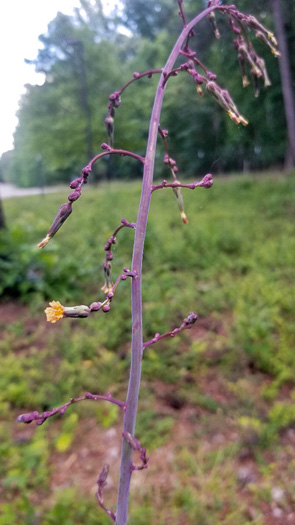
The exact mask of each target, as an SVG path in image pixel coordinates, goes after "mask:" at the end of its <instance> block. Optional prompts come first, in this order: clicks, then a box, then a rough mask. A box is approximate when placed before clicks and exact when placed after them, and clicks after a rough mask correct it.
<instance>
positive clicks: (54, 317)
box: [44, 301, 64, 323]
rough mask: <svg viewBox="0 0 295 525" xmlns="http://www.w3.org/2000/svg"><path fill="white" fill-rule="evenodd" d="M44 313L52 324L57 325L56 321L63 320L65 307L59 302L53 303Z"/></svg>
mask: <svg viewBox="0 0 295 525" xmlns="http://www.w3.org/2000/svg"><path fill="white" fill-rule="evenodd" d="M44 312H45V314H46V317H47V321H49V322H50V323H56V321H58V320H59V319H62V318H63V316H64V307H63V305H62V304H60V302H59V301H51V303H49V306H48V308H46V309H45V310H44Z"/></svg>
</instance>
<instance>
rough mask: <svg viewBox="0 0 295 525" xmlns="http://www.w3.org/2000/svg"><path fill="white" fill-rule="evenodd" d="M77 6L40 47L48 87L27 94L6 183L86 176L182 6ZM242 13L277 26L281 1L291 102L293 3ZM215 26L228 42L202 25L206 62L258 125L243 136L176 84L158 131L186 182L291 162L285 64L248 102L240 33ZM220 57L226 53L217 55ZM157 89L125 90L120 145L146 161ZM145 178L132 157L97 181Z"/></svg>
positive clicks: (209, 104) (5, 167)
mask: <svg viewBox="0 0 295 525" xmlns="http://www.w3.org/2000/svg"><path fill="white" fill-rule="evenodd" d="M80 4H81V5H80V7H79V8H77V9H76V10H75V12H74V14H73V15H72V16H67V15H64V14H62V13H58V14H57V16H56V18H55V19H54V20H52V21H51V22H50V23H49V25H48V30H47V33H46V34H43V35H41V36H40V37H39V39H40V43H41V44H42V47H40V49H39V51H38V56H37V57H36V58H35V59H34V60H32V61H31V64H32V67H35V68H36V71H38V72H42V73H44V75H45V81H44V84H43V85H41V86H34V85H28V86H27V90H26V93H25V94H24V95H23V96H22V98H21V102H20V109H19V111H18V121H19V123H18V127H17V129H16V131H15V135H14V149H13V150H12V151H9V152H7V153H5V154H4V155H2V158H1V160H0V178H2V180H5V181H9V182H14V183H16V184H18V185H21V186H32V185H40V184H55V183H58V182H68V181H69V180H71V179H72V178H74V177H76V176H77V175H79V173H80V171H81V168H82V167H83V166H84V165H85V164H86V163H87V162H88V161H89V159H90V158H91V157H92V156H93V155H95V153H97V152H99V151H100V144H101V143H102V142H105V141H106V129H105V126H104V119H105V116H106V113H107V103H108V95H109V94H110V93H112V92H113V91H115V90H116V89H119V88H120V87H121V86H122V84H124V83H125V82H127V81H128V80H129V79H130V78H132V75H133V73H134V72H143V71H145V70H150V69H156V68H157V67H160V65H161V64H163V62H165V58H166V56H167V49H169V48H170V47H171V46H172V43H173V42H174V40H175V36H176V35H177V33H178V32H179V27H180V25H181V24H182V21H181V19H180V17H178V4H177V2H176V1H175V0H161V1H160V0H150V1H149V2H146V0H124V1H123V2H122V4H121V7H120V8H118V9H117V10H115V11H114V12H113V13H111V14H110V15H108V16H106V15H105V13H104V11H103V8H102V3H101V1H100V0H96V2H95V3H93V2H90V1H89V0H80ZM237 4H238V7H239V8H240V9H241V10H243V9H244V10H245V11H247V9H250V7H251V10H252V11H253V10H254V13H255V15H256V16H257V18H258V20H259V19H260V20H262V21H263V24H264V25H266V26H268V27H270V28H271V29H272V28H273V27H274V21H273V13H274V7H275V8H277V7H278V4H279V8H280V15H281V19H282V21H283V25H282V28H281V31H282V32H283V34H282V35H280V37H283V38H284V39H285V43H286V46H287V50H288V51H289V53H288V54H289V57H288V58H289V60H288V63H287V68H288V73H289V78H291V82H293V85H292V86H291V89H292V88H293V95H292V96H293V100H294V77H295V75H294V71H295V54H294V53H292V49H294V42H295V21H294V19H295V5H294V2H293V0H285V1H284V2H279V0H271V1H270V0H258V1H255V2H254V1H253V2H251V6H249V2H247V1H246V0H239V1H238V2H237ZM184 6H185V8H186V12H187V17H188V18H189V17H190V13H194V12H196V11H197V10H198V9H199V10H200V9H201V7H202V6H203V0H186V1H185V4H184ZM217 24H218V29H219V31H220V33H221V36H222V38H221V39H216V38H215V36H214V31H213V30H212V27H211V26H210V24H209V23H208V21H205V22H204V23H203V24H200V26H199V27H198V30H197V32H196V35H195V42H196V50H197V56H198V58H199V59H200V60H201V62H202V63H205V64H206V66H207V67H208V69H209V70H210V71H213V72H214V73H216V74H217V76H218V82H219V84H220V85H221V86H223V87H225V88H227V89H228V90H229V92H230V93H231V95H232V97H233V98H234V100H235V102H236V103H237V105H238V107H239V110H240V112H241V113H242V114H243V115H245V117H246V118H248V119H249V125H248V126H246V127H243V126H239V127H236V126H235V124H234V123H233V122H231V121H230V119H228V118H227V117H226V115H224V112H223V111H222V109H221V108H219V107H218V106H217V105H216V104H215V103H214V101H212V99H211V97H209V96H208V95H206V94H205V93H204V95H203V96H200V95H199V94H198V93H197V91H196V87H195V85H194V84H193V82H191V78H190V77H189V76H188V78H187V82H183V81H179V78H178V77H175V78H171V79H170V80H169V86H168V89H167V92H166V96H165V104H164V112H163V119H164V120H163V122H162V123H161V126H162V127H163V128H165V129H168V130H169V149H170V152H171V155H172V156H173V157H175V158H176V159H177V163H178V166H179V167H180V169H181V171H182V174H183V175H194V174H195V175H196V176H197V175H198V174H202V173H204V172H207V171H214V172H215V173H216V172H229V171H233V170H238V171H240V170H244V171H245V170H247V171H248V170H261V169H267V168H276V167H282V166H284V164H288V166H291V165H292V164H293V165H294V162H295V159H294V152H292V147H291V146H292V138H291V139H290V136H288V133H289V128H288V122H287V118H286V117H287V116H288V108H287V111H286V110H284V98H283V89H282V82H281V81H282V78H281V76H280V68H279V67H278V60H277V59H276V58H273V57H267V63H266V66H267V70H268V75H269V78H270V80H271V83H272V89H270V90H268V89H267V88H265V87H263V86H261V87H260V94H259V97H255V96H254V93H253V96H249V90H251V89H252V87H251V82H250V85H249V86H248V87H246V88H243V87H242V81H241V75H240V74H239V71H238V69H239V64H238V62H237V59H236V53H235V51H234V49H233V46H232V51H231V43H230V42H229V41H228V39H229V38H231V36H230V35H229V32H228V31H226V30H225V28H224V27H223V23H222V21H221V20H219V19H218V17H217ZM261 46H263V43H261V42H259V41H257V43H256V42H255V49H256V50H257V52H258V54H264V53H263V52H262V51H261V52H260V49H261ZM220 48H222V49H224V52H222V53H220ZM220 57H221V58H220ZM279 60H280V59H279ZM180 63H181V62H179V64H180ZM179 64H178V65H179ZM180 74H182V75H183V74H185V72H182V73H180ZM281 75H282V71H281ZM224 79H227V82H226V85H225V84H224ZM228 79H230V80H229V82H228ZM157 81H158V79H157V75H152V76H151V78H143V79H140V80H139V81H138V83H137V82H136V83H134V84H133V85H131V86H130V87H129V88H128V89H127V90H126V91H124V93H123V96H122V97H123V99H124V100H123V102H122V104H121V106H120V108H119V109H118V111H117V112H116V121H115V124H114V135H115V144H116V137H117V136H118V137H119V138H120V142H119V146H120V148H124V149H132V150H134V151H135V150H136V151H137V152H138V153H139V154H142V155H144V153H145V151H144V148H145V143H146V137H147V131H148V122H149V116H150V107H151V101H152V98H153V94H154V90H155V87H156V83H157ZM256 89H257V87H256ZM292 96H291V98H292ZM289 109H292V108H289ZM291 128H292V126H291ZM291 131H292V129H291ZM160 152H161V147H160ZM162 157H163V156H161V154H160V155H159V158H158V163H157V173H158V175H159V176H162V175H163V174H164V173H165V171H164V169H165V168H164V166H163V164H162ZM140 175H141V172H140V167H139V166H137V165H136V163H135V162H134V161H133V160H132V159H124V160H122V159H114V158H111V159H109V158H107V159H106V160H105V161H104V162H102V163H101V164H100V165H99V166H98V168H97V170H96V173H95V177H96V179H97V180H100V179H101V178H107V179H110V178H125V179H129V178H134V177H138V176H140Z"/></svg>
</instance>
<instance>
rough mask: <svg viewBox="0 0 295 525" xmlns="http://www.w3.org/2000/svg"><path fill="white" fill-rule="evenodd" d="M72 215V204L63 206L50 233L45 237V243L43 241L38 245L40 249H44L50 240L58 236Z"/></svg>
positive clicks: (68, 203)
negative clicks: (58, 232)
mask: <svg viewBox="0 0 295 525" xmlns="http://www.w3.org/2000/svg"><path fill="white" fill-rule="evenodd" d="M71 213H72V204H71V203H70V202H67V203H66V204H63V205H62V206H61V207H60V208H59V210H58V212H57V215H56V217H55V219H54V221H53V223H52V224H51V226H50V228H49V231H48V233H47V235H46V237H45V239H43V241H41V242H40V243H39V244H38V247H39V248H44V246H45V245H46V244H47V243H48V242H49V241H50V239H51V238H52V237H53V236H54V235H55V234H56V232H57V231H58V230H59V228H60V227H61V226H62V225H63V223H64V222H65V220H66V219H67V218H68V217H69V215H71Z"/></svg>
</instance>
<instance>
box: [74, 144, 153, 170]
mask: <svg viewBox="0 0 295 525" xmlns="http://www.w3.org/2000/svg"><path fill="white" fill-rule="evenodd" d="M103 146H106V145H105V144H103ZM105 149H107V150H106V151H102V152H101V153H99V154H98V155H96V156H95V157H93V159H92V160H91V161H90V162H89V164H87V166H85V168H84V170H86V171H88V172H89V171H91V169H92V166H93V164H95V163H96V162H97V161H98V160H99V159H101V158H102V157H105V156H106V155H120V156H121V157H125V156H127V157H133V158H134V159H136V160H139V161H140V162H142V163H144V158H143V157H141V156H140V155H137V153H133V152H132V151H127V150H125V149H113V148H111V147H110V146H108V147H107V148H105Z"/></svg>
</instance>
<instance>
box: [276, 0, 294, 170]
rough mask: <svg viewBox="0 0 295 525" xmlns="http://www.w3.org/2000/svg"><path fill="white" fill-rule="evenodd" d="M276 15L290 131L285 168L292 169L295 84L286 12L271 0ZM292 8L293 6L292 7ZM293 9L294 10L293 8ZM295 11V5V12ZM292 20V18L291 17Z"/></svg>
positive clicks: (280, 5) (280, 4)
mask: <svg viewBox="0 0 295 525" xmlns="http://www.w3.org/2000/svg"><path fill="white" fill-rule="evenodd" d="M271 6H272V10H273V15H274V22H275V28H276V34H277V37H278V42H279V48H280V50H281V58H280V62H279V64H280V72H281V83H282V89H283V98H284V105H285V116H286V123H287V130H288V142H289V144H288V151H287V152H286V159H285V166H286V168H287V169H290V168H291V167H292V166H295V99H294V87H295V86H294V83H293V84H292V72H291V63H290V58H289V50H288V43H287V37H286V31H285V22H284V10H283V7H282V3H281V2H280V0H271ZM290 7H291V6H290ZM291 9H292V8H291ZM294 10H295V7H294V3H293V12H294ZM290 18H291V19H292V17H290Z"/></svg>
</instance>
